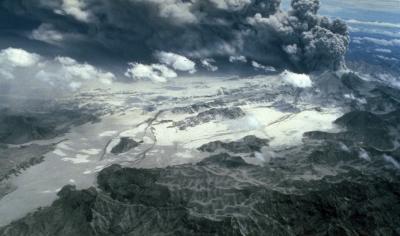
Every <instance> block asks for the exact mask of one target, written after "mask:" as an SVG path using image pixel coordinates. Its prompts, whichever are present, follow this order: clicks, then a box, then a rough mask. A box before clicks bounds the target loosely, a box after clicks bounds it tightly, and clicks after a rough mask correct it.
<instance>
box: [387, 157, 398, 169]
mask: <svg viewBox="0 0 400 236" xmlns="http://www.w3.org/2000/svg"><path fill="white" fill-rule="evenodd" d="M383 159H384V160H385V161H386V162H388V163H390V164H392V165H393V166H394V167H396V169H400V164H399V162H398V161H396V160H395V159H394V158H393V157H391V156H389V155H386V154H384V155H383Z"/></svg>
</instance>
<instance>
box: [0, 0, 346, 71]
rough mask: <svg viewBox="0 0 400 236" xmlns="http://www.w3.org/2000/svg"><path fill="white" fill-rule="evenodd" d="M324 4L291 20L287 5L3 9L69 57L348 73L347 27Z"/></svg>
mask: <svg viewBox="0 0 400 236" xmlns="http://www.w3.org/2000/svg"><path fill="white" fill-rule="evenodd" d="M319 4H320V3H319V0H293V1H292V4H291V6H292V7H291V9H290V10H289V11H288V12H284V11H282V10H280V0H57V1H54V0H25V1H22V0H5V1H4V3H3V8H5V9H7V11H10V12H12V13H13V14H15V15H16V16H17V17H24V18H27V19H32V20H34V22H38V25H36V26H35V28H32V29H31V30H32V32H33V31H34V30H36V38H35V37H33V39H36V40H41V41H45V42H46V43H50V44H53V45H54V44H57V45H58V46H59V47H61V48H62V49H61V50H64V51H69V50H75V49H76V48H75V49H72V48H73V47H79V45H83V44H85V45H87V44H88V43H89V44H92V45H96V46H99V47H102V48H103V49H105V50H106V51H107V52H110V53H112V54H113V56H115V55H119V56H120V57H122V58H123V59H124V60H128V61H139V62H147V63H152V62H153V61H154V53H155V52H157V51H166V52H174V53H177V54H180V55H184V56H186V57H188V58H190V59H193V60H198V61H199V60H202V59H206V58H215V59H218V60H219V61H225V62H226V63H228V58H229V57H230V56H245V57H247V58H248V59H249V61H252V60H255V61H258V62H260V63H263V64H265V65H271V66H275V67H277V68H289V69H292V70H294V71H300V72H309V71H314V70H319V69H332V70H336V69H340V68H341V67H343V66H344V62H343V61H344V59H343V58H344V54H345V52H346V50H347V46H348V43H349V36H348V32H347V27H346V25H345V24H344V23H343V22H342V21H339V20H335V21H331V20H329V19H328V18H326V17H323V16H319V15H318V9H319ZM43 24H45V25H43ZM44 26H45V27H44ZM40 27H41V28H40ZM25 28H26V27H25ZM38 29H39V30H40V32H41V35H40V37H37V36H38V35H37V32H38ZM46 29H49V30H48V31H49V32H47V33H46V32H43V31H46ZM16 30H18V27H16ZM24 30H25V31H26V29H24ZM33 36H35V34H33ZM31 38H32V37H31ZM80 43H81V44H80ZM225 59H226V60H225Z"/></svg>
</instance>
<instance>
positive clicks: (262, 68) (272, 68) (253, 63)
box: [251, 61, 276, 72]
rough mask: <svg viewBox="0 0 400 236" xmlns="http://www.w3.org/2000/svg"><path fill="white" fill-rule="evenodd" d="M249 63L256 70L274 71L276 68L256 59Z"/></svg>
mask: <svg viewBox="0 0 400 236" xmlns="http://www.w3.org/2000/svg"><path fill="white" fill-rule="evenodd" d="M251 65H252V66H253V67H254V68H255V69H257V70H263V71H265V72H276V69H275V68H274V67H272V66H264V65H261V64H260V63H258V62H256V61H252V62H251Z"/></svg>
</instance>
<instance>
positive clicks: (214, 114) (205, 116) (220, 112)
mask: <svg viewBox="0 0 400 236" xmlns="http://www.w3.org/2000/svg"><path fill="white" fill-rule="evenodd" d="M245 115H246V114H245V113H244V112H243V110H242V109H240V108H239V107H230V108H211V109H209V110H206V111H203V112H200V113H198V114H197V115H196V116H191V117H188V118H186V119H184V120H182V121H178V122H175V124H174V125H175V126H176V127H178V128H179V129H181V130H185V129H187V128H188V127H194V126H197V125H200V124H203V123H207V122H210V121H213V120H217V119H218V118H221V119H229V120H233V119H237V118H241V117H244V116H245Z"/></svg>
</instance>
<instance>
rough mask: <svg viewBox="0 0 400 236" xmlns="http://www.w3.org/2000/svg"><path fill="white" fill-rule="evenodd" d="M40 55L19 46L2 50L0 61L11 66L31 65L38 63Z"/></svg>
mask: <svg viewBox="0 0 400 236" xmlns="http://www.w3.org/2000/svg"><path fill="white" fill-rule="evenodd" d="M39 60H40V56H39V55H38V54H36V53H30V52H27V51H25V50H23V49H19V48H7V49H4V50H2V51H0V63H1V64H3V65H4V64H5V65H7V66H11V67H30V66H33V65H35V64H36V63H38V62H39Z"/></svg>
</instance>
